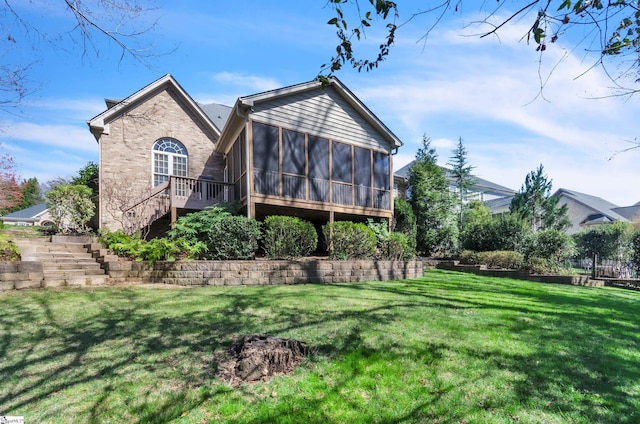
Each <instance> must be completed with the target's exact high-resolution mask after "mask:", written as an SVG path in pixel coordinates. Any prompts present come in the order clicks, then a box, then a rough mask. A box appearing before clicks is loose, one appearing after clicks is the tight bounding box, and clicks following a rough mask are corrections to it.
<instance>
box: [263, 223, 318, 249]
mask: <svg viewBox="0 0 640 424" xmlns="http://www.w3.org/2000/svg"><path fill="white" fill-rule="evenodd" d="M262 243H263V245H264V250H265V251H266V253H267V255H268V256H269V258H271V259H291V258H299V257H302V256H307V255H309V254H310V253H311V252H313V251H314V250H316V248H317V247H318V233H316V229H315V228H314V226H313V224H312V223H310V222H308V221H304V220H302V219H300V218H296V217H292V216H279V215H274V216H269V217H267V219H265V221H264V234H263V238H262Z"/></svg>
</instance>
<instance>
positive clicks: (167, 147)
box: [153, 138, 188, 187]
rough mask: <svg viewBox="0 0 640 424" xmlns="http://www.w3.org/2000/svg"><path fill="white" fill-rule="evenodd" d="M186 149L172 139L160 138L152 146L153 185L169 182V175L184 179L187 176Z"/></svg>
mask: <svg viewBox="0 0 640 424" xmlns="http://www.w3.org/2000/svg"><path fill="white" fill-rule="evenodd" d="M187 159H188V155H187V149H186V148H185V147H184V145H183V144H182V143H180V142H179V141H178V140H175V139H173V138H161V139H159V140H158V141H156V142H155V143H154V144H153V185H154V187H155V186H157V185H159V184H162V183H164V182H165V181H169V177H170V176H171V175H175V176H177V177H186V176H187V174H188V171H187V169H188V168H187V164H188V161H187Z"/></svg>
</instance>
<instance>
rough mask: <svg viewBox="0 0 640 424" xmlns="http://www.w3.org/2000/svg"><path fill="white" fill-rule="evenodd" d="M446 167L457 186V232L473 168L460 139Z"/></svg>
mask: <svg viewBox="0 0 640 424" xmlns="http://www.w3.org/2000/svg"><path fill="white" fill-rule="evenodd" d="M447 165H449V166H450V167H451V170H450V174H451V177H452V178H453V182H454V183H455V184H456V186H458V196H457V200H458V230H460V231H462V219H463V217H464V214H463V213H464V205H465V204H466V203H467V195H468V194H469V189H470V188H471V187H473V182H474V180H473V175H472V174H471V171H472V170H473V168H474V167H473V166H470V165H469V162H468V160H467V149H466V148H465V147H464V144H463V143H462V137H459V138H458V144H457V145H456V148H455V149H454V150H453V156H451V158H449V162H447Z"/></svg>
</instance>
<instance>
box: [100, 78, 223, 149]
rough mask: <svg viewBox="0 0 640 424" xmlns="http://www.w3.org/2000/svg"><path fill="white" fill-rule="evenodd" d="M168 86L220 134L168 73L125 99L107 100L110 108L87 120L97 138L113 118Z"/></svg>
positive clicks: (206, 123)
mask: <svg viewBox="0 0 640 424" xmlns="http://www.w3.org/2000/svg"><path fill="white" fill-rule="evenodd" d="M168 87H171V88H173V89H174V90H175V92H176V93H178V95H179V96H180V97H182V99H183V100H184V101H185V104H186V105H187V106H188V107H189V108H190V109H191V111H192V112H193V113H194V115H195V116H196V117H197V118H199V119H200V120H201V121H202V123H203V124H204V125H205V126H207V127H209V128H210V129H211V131H213V133H214V134H215V135H216V136H218V137H219V136H220V129H219V128H217V127H216V125H215V124H214V123H213V121H212V120H211V119H210V118H209V116H208V115H207V114H206V113H204V111H203V110H202V109H201V108H200V106H199V105H198V104H197V103H196V102H195V101H194V100H193V99H192V98H191V96H189V94H187V92H186V91H185V90H184V89H183V88H182V87H181V86H180V84H178V81H176V80H175V78H173V76H172V75H171V74H167V75H165V76H163V77H161V78H159V79H157V80H155V81H154V82H152V83H151V84H149V85H147V86H146V87H144V88H142V89H140V90H138V91H136V92H135V93H133V94H132V95H130V96H129V97H127V98H126V99H123V100H121V101H119V102H117V103H115V102H116V101H114V100H107V107H108V109H107V110H105V111H104V112H102V113H100V114H99V115H96V116H95V117H93V118H91V119H90V120H88V121H87V124H88V125H89V129H90V130H91V132H92V133H93V135H94V136H95V137H96V140H98V139H99V138H100V135H101V134H103V133H104V132H105V130H107V131H108V129H107V128H108V124H109V121H110V120H111V119H113V118H114V117H116V116H118V115H119V114H122V113H123V112H124V111H126V110H127V109H128V108H131V107H133V106H135V105H137V104H138V103H140V102H141V101H143V100H144V99H146V98H147V97H149V96H150V95H152V94H153V93H156V92H160V91H162V90H165V89H167V88H168Z"/></svg>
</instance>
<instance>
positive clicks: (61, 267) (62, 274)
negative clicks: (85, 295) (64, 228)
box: [15, 237, 109, 287]
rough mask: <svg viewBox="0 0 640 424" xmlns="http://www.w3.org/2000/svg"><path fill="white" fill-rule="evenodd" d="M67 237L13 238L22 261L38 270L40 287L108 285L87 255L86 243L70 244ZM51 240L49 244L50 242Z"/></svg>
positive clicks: (102, 271) (107, 280) (99, 267)
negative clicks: (36, 266) (39, 267)
mask: <svg viewBox="0 0 640 424" xmlns="http://www.w3.org/2000/svg"><path fill="white" fill-rule="evenodd" d="M68 239H69V237H67V238H66V239H63V240H62V241H56V238H55V237H53V238H52V237H34V238H16V240H15V242H16V244H17V245H18V248H19V249H20V253H21V256H22V260H23V261H31V262H38V263H40V264H41V266H42V276H43V277H42V283H41V286H42V287H66V286H98V285H104V284H107V283H108V282H109V276H108V275H106V274H105V271H104V270H103V269H102V267H101V265H100V263H99V262H98V261H97V260H96V258H94V257H93V255H92V253H91V252H89V245H88V244H87V243H86V240H84V239H79V242H78V243H73V242H70V241H69V240H68ZM52 240H53V241H52Z"/></svg>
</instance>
